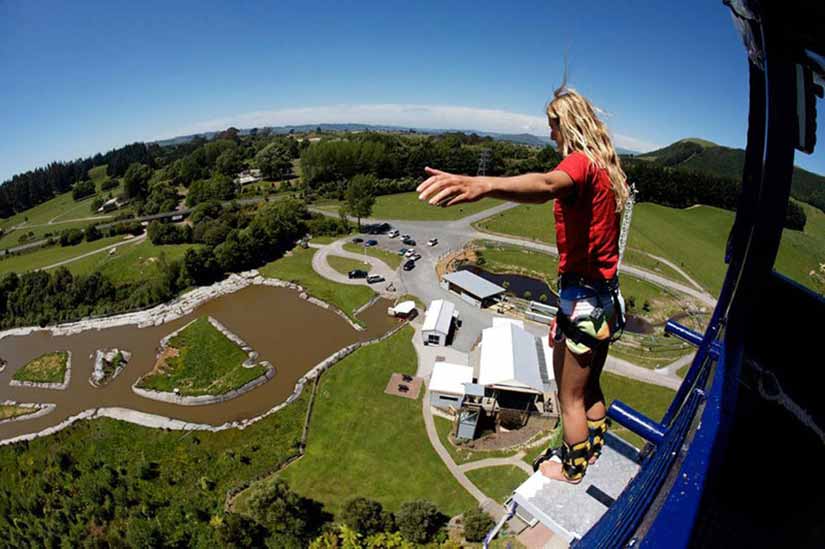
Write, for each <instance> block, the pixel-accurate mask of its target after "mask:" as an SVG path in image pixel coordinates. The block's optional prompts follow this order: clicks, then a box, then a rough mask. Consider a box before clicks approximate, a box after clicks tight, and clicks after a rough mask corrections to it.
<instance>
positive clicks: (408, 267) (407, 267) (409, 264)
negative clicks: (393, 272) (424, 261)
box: [403, 259, 415, 271]
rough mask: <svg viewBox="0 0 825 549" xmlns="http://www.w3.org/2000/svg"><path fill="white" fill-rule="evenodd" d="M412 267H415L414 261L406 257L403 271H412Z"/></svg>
mask: <svg viewBox="0 0 825 549" xmlns="http://www.w3.org/2000/svg"><path fill="white" fill-rule="evenodd" d="M414 268H415V261H413V260H412V259H408V260H407V261H405V262H404V267H403V269H404V270H405V271H412V270H413V269H414Z"/></svg>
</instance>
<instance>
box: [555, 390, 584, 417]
mask: <svg viewBox="0 0 825 549" xmlns="http://www.w3.org/2000/svg"><path fill="white" fill-rule="evenodd" d="M559 406H560V407H561V410H562V413H571V412H572V413H575V412H576V411H579V410H584V391H565V392H564V393H561V394H559Z"/></svg>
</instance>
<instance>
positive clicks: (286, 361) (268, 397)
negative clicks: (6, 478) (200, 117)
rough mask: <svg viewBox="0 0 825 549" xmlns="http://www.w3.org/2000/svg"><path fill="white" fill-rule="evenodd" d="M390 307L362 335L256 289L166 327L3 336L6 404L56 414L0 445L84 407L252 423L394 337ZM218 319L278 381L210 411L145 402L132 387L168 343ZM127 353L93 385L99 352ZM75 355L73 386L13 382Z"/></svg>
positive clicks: (369, 319) (281, 294) (10, 429)
mask: <svg viewBox="0 0 825 549" xmlns="http://www.w3.org/2000/svg"><path fill="white" fill-rule="evenodd" d="M388 304H389V303H388V302H387V301H385V300H379V301H378V302H376V303H375V304H373V305H372V306H370V307H369V308H368V309H366V310H365V311H363V312H362V313H361V315H359V317H360V319H361V320H362V321H363V322H364V323H365V324H366V325H367V330H366V331H363V332H359V331H356V330H355V329H353V328H352V326H350V325H349V323H347V322H346V321H344V320H343V319H342V318H341V317H339V316H338V315H337V314H335V313H334V312H332V311H329V310H326V309H323V308H321V307H318V306H317V305H313V304H311V303H309V302H308V301H306V300H303V299H301V298H300V297H298V292H296V291H294V290H290V289H288V288H279V287H271V286H249V287H247V288H244V289H242V290H239V291H237V292H234V293H231V294H228V295H224V296H221V297H217V298H215V299H212V300H210V301H208V302H206V303H204V304H202V305H201V306H200V307H198V308H197V309H196V310H195V311H194V312H192V313H191V314H189V315H186V316H184V317H181V318H179V319H177V320H174V321H172V322H168V323H166V324H163V325H161V326H153V327H148V328H138V327H137V326H123V327H116V328H107V329H103V330H88V331H85V332H81V333H79V334H74V335H69V336H53V335H51V333H49V332H35V333H33V334H31V335H27V336H13V337H6V338H3V339H0V357H2V358H3V359H4V360H6V361H7V366H6V369H5V370H4V371H3V372H2V373H0V401H4V400H15V401H18V402H50V403H54V404H56V405H57V407H56V409H55V410H54V411H52V412H51V413H50V414H48V415H45V416H42V417H39V418H34V419H31V420H25V421H17V422H11V423H2V424H0V440H2V439H5V438H9V437H12V436H16V435H19V434H23V433H30V432H36V431H40V430H41V429H44V428H46V427H49V426H51V425H55V424H57V423H60V422H61V421H63V420H64V419H66V418H68V417H70V416H73V415H76V414H78V413H80V412H82V411H84V410H87V409H91V408H97V407H103V406H120V407H124V408H131V409H134V410H139V411H142V412H148V413H152V414H158V415H161V416H166V417H171V418H175V419H180V420H184V421H190V422H196V423H208V424H211V425H220V424H222V423H225V422H227V421H234V420H241V419H246V418H251V417H254V416H257V415H260V414H262V413H263V412H265V411H267V410H269V409H270V408H272V407H273V406H275V405H277V404H278V403H280V402H283V401H284V400H286V398H287V397H288V396H289V395H290V394H291V393H292V391H293V389H294V387H295V383H296V381H297V380H298V379H299V378H300V377H301V376H303V375H304V374H305V373H306V372H307V371H309V370H310V369H311V368H312V367H313V366H315V365H316V364H317V363H319V362H321V361H322V360H323V359H325V358H326V357H328V356H329V355H331V354H332V353H334V352H335V351H337V350H339V349H341V348H343V347H346V346H347V345H350V344H351V343H354V342H356V341H359V340H361V341H363V340H365V339H370V338H373V337H376V336H379V335H381V334H383V333H386V332H387V331H388V330H390V329H391V328H392V327H393V326H395V325H396V323H397V322H398V321H397V320H395V319H393V318H390V317H388V316H387V314H386V310H387V306H388ZM202 315H211V316H212V317H214V318H216V319H217V320H219V321H220V322H221V323H222V324H224V325H225V326H226V327H227V328H228V329H229V330H231V331H232V332H234V333H235V334H237V335H238V336H240V337H241V338H242V339H244V340H245V341H246V342H247V343H248V344H249V345H250V346H251V347H252V348H253V349H255V350H256V351H258V353H259V354H260V358H261V360H269V361H270V362H271V363H272V365H273V366H274V367H275V370H276V374H275V377H274V378H273V379H272V380H270V381H268V382H266V383H264V384H262V385H259V386H258V387H256V388H255V389H253V390H251V391H249V392H247V393H245V394H243V395H241V396H239V397H237V398H234V399H232V400H229V401H226V402H223V403H220V404H211V405H204V406H180V405H177V404H171V403H165V402H159V401H156V400H150V399H146V398H143V397H140V396H138V395H136V394H134V393H133V392H132V389H131V387H132V384H133V383H134V382H135V381H136V380H137V378H138V377H140V376H141V375H143V374H145V373H146V372H148V371H149V370H150V369H151V368H152V366H153V364H154V362H155V355H156V353H157V351H158V346H159V344H160V340H161V339H162V338H163V337H164V336H166V335H167V334H169V333H171V332H173V331H174V330H177V329H178V328H180V327H181V326H183V325H185V324H186V323H188V322H190V321H191V320H192V319H194V318H196V317H199V316H202ZM113 347H116V348H119V349H125V350H128V351H130V352H131V353H132V358H131V360H130V361H129V364H128V365H127V366H126V367H125V368H124V370H123V372H122V373H121V374H120V375H119V376H118V377H117V378H115V379H114V380H113V381H112V382H111V383H110V384H108V385H106V386H105V387H102V388H96V387H93V386H92V385H91V384H90V383H89V377H90V375H91V372H92V369H93V365H94V364H93V362H94V360H93V355H94V352H95V350H97V349H102V348H113ZM63 350H68V351H71V353H72V373H71V381H70V383H69V386H68V388H67V389H66V390H63V391H58V390H49V389H35V388H28V387H11V386H9V381H10V380H11V378H12V376H13V375H14V373H15V371H17V370H18V369H19V368H20V367H22V366H23V365H25V364H26V363H27V362H29V361H30V360H32V359H33V358H35V357H37V356H39V355H41V354H43V353H46V352H50V351H63Z"/></svg>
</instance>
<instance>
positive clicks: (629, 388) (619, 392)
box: [601, 372, 676, 448]
mask: <svg viewBox="0 0 825 549" xmlns="http://www.w3.org/2000/svg"><path fill="white" fill-rule="evenodd" d="M601 385H602V390H603V391H604V395H605V398H606V399H607V405H608V406H610V403H611V402H613V400H614V399H618V400H621V401H622V402H624V403H625V404H628V405H630V406H632V407H633V408H635V409H636V410H638V411H640V412H642V413H643V414H645V415H647V416H648V417H650V418H651V419H654V420H655V421H659V420H661V419H662V416H663V415H664V414H665V411H666V410H667V407H668V406H670V403H671V401H672V400H673V397H674V396H675V395H676V392H675V391H672V390H671V389H667V388H665V387H659V386H658V385H651V384H649V383H642V382H641V381H636V380H634V379H628V378H626V377H622V376H618V375H615V374H611V373H609V372H604V373H602V377H601ZM611 432H612V433H614V434H617V435H619V436H621V437H622V438H623V439H625V440H626V441H628V442H630V443H631V444H633V445H634V446H636V447H637V448H641V447H642V446H643V445H644V440H643V439H642V438H641V437H639V436H637V435H635V434H633V433H631V432H630V431H628V430H627V429H625V428H623V427H619V426H618V425H616V424H615V423H614V424H613V427H611Z"/></svg>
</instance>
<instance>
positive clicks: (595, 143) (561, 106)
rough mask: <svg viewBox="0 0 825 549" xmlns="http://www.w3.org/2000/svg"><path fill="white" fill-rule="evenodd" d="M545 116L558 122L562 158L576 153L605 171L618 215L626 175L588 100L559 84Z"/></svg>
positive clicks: (621, 203) (625, 191) (622, 199)
mask: <svg viewBox="0 0 825 549" xmlns="http://www.w3.org/2000/svg"><path fill="white" fill-rule="evenodd" d="M565 72H566V71H565ZM566 80H567V78H566V74H565V82H566ZM547 117H548V119H555V120H556V121H557V122H558V125H559V132H560V133H561V138H562V146H561V149H562V150H561V154H562V156H567V155H568V154H570V153H571V152H573V151H578V152H581V153H584V154H585V156H587V158H589V159H590V161H591V162H593V163H594V164H595V165H596V166H598V167H599V168H604V169H606V170H607V173H608V175H609V176H610V183H611V187H612V188H613V194H614V196H615V197H616V212H621V211H622V210H623V209H624V205H625V203H626V202H627V197H628V195H629V191H628V189H627V176H626V175H625V173H624V170H622V165H621V162H619V155H617V154H616V149H615V148H614V147H613V140H612V139H610V134H608V133H607V126H605V125H604V123H603V122H602V121H601V120H599V118H598V117H597V116H596V111H595V109H594V108H593V105H591V104H590V101H588V100H587V99H586V98H585V97H584V96H582V95H580V94H579V93H578V92H576V91H575V90H573V89H571V88H568V87H566V85H565V84H562V86H561V87H560V88H559V89H557V90H556V91H555V92H553V100H552V101H550V103H549V104H548V105H547Z"/></svg>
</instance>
